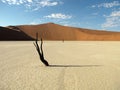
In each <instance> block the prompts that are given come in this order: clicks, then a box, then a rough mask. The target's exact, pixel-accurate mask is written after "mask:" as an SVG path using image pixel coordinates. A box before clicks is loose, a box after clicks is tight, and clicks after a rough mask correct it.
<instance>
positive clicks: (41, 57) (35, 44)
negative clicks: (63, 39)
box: [33, 33, 49, 66]
mask: <svg viewBox="0 0 120 90" xmlns="http://www.w3.org/2000/svg"><path fill="white" fill-rule="evenodd" d="M33 44H34V46H35V47H36V50H37V52H38V54H39V57H40V60H41V61H42V63H43V64H44V65H45V66H49V63H48V62H47V61H46V60H45V59H44V53H43V48H42V45H43V40H42V38H41V45H40V47H39V45H38V33H36V40H35V43H33Z"/></svg>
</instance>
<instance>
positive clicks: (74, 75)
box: [0, 41, 120, 90]
mask: <svg viewBox="0 0 120 90" xmlns="http://www.w3.org/2000/svg"><path fill="white" fill-rule="evenodd" d="M119 47H120V42H115V41H114V42H112V41H91V42H89V41H65V42H64V43H63V42H62V41H45V42H44V45H43V49H44V54H45V58H46V59H47V61H48V62H49V63H50V64H51V65H52V66H51V67H45V66H44V65H43V64H42V63H41V62H40V60H39V56H38V54H37V51H36V50H35V47H34V45H33V41H16V42H15V41H14V42H12V41H8V42H6V41H3V42H0V90H120V48H119Z"/></svg>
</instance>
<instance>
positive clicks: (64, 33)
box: [0, 22, 120, 41]
mask: <svg viewBox="0 0 120 90" xmlns="http://www.w3.org/2000/svg"><path fill="white" fill-rule="evenodd" d="M36 33H39V36H38V37H39V39H40V38H43V39H44V40H85V41H105V40H106V41H114V40H116V41H117V40H120V32H111V31H102V30H101V31H100V30H90V29H84V28H75V27H69V26H62V25H58V24H55V23H51V22H49V23H46V24H39V25H19V26H8V27H0V40H34V39H35V38H36Z"/></svg>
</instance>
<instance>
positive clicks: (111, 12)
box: [0, 0, 120, 31]
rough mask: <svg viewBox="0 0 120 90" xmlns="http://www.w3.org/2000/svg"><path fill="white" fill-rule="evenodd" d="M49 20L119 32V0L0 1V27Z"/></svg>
mask: <svg viewBox="0 0 120 90" xmlns="http://www.w3.org/2000/svg"><path fill="white" fill-rule="evenodd" d="M47 22H53V23H57V24H61V25H65V26H73V27H81V28H89V29H98V30H110V31H120V0H0V26H8V25H23V24H42V23H47Z"/></svg>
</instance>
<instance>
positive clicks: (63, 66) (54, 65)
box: [49, 65, 103, 67]
mask: <svg viewBox="0 0 120 90" xmlns="http://www.w3.org/2000/svg"><path fill="white" fill-rule="evenodd" d="M101 66H103V65H49V67H101Z"/></svg>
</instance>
